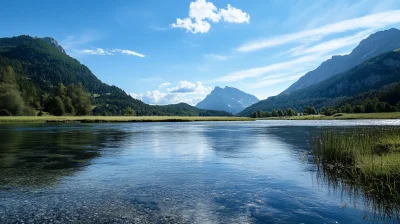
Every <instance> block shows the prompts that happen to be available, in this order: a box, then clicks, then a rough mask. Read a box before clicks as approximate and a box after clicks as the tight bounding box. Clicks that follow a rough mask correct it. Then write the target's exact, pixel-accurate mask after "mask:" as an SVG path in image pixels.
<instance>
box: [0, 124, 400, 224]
mask: <svg viewBox="0 0 400 224" xmlns="http://www.w3.org/2000/svg"><path fill="white" fill-rule="evenodd" d="M365 125H374V126H380V125H396V126H399V125H400V121H398V120H368V121H364V120H356V121H256V122H194V123H125V124H10V125H0V223H22V222H25V223H29V222H34V223H69V222H72V223H76V222H91V223H104V222H118V223H369V222H374V223H379V220H377V219H376V218H375V216H374V214H373V212H372V210H371V209H369V208H368V205H367V204H365V203H364V200H363V199H362V197H359V196H357V195H352V194H348V193H346V191H341V190H340V189H337V188H333V187H330V186H331V185H330V183H329V181H326V180H323V179H321V178H318V174H317V168H316V165H315V164H313V162H312V158H311V156H310V155H309V151H310V147H309V144H310V141H311V138H312V137H313V136H315V135H316V134H317V133H318V132H321V131H323V130H326V129H332V128H336V129H337V130H343V129H347V128H357V127H358V126H365ZM391 221H393V222H397V221H396V220H391Z"/></svg>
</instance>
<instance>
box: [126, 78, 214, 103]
mask: <svg viewBox="0 0 400 224" xmlns="http://www.w3.org/2000/svg"><path fill="white" fill-rule="evenodd" d="M211 91H212V88H211V87H206V86H204V85H203V84H202V83H201V82H196V83H191V82H188V81H181V82H179V83H178V85H177V86H175V87H172V88H168V89H167V92H161V91H159V90H154V91H147V92H146V93H142V94H135V93H131V94H130V95H131V96H132V97H133V98H136V99H139V100H142V101H143V102H145V103H148V104H158V105H166V104H177V103H181V102H184V103H187V104H190V105H196V104H197V103H198V102H200V101H201V100H203V99H204V98H205V97H206V96H207V95H208V94H209V93H210V92H211Z"/></svg>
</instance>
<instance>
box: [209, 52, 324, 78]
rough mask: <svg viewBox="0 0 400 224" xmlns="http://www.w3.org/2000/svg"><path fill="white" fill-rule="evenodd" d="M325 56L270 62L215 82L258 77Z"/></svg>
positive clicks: (234, 73)
mask: <svg viewBox="0 0 400 224" xmlns="http://www.w3.org/2000/svg"><path fill="white" fill-rule="evenodd" d="M324 58H325V57H321V55H311V56H304V57H300V58H296V59H294V60H290V61H286V62H281V63H276V64H270V65H267V66H264V67H257V68H251V69H246V70H242V71H237V72H233V73H231V74H228V75H226V76H222V77H220V78H217V79H216V80H214V81H215V82H235V81H240V80H243V79H246V78H256V77H259V76H261V75H263V74H265V73H267V72H273V71H280V70H284V69H290V68H292V66H295V65H300V64H304V63H310V62H313V61H316V60H322V59H324Z"/></svg>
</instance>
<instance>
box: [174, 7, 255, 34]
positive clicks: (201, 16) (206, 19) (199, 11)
mask: <svg viewBox="0 0 400 224" xmlns="http://www.w3.org/2000/svg"><path fill="white" fill-rule="evenodd" d="M221 19H223V20H224V21H225V22H228V23H249V22H250V15H249V14H247V13H246V12H243V11H242V10H241V9H237V8H235V7H232V6H231V5H230V4H228V6H227V8H226V9H218V8H217V7H216V6H215V5H214V4H213V3H212V2H207V1H206V0H196V1H194V2H191V3H190V6H189V17H187V18H183V19H181V18H178V19H176V22H175V23H173V24H171V27H173V28H183V29H186V31H187V32H191V33H207V32H208V31H209V30H210V28H211V24H210V22H213V23H218V22H219V21H220V20H221Z"/></svg>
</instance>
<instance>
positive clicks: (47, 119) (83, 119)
mask: <svg viewBox="0 0 400 224" xmlns="http://www.w3.org/2000/svg"><path fill="white" fill-rule="evenodd" d="M253 120H254V119H252V118H246V117H195V116H186V117H184V116H140V117H136V116H36V117H32V116H10V117H0V123H69V122H77V123H106V122H110V123H111V122H191V121H253Z"/></svg>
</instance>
